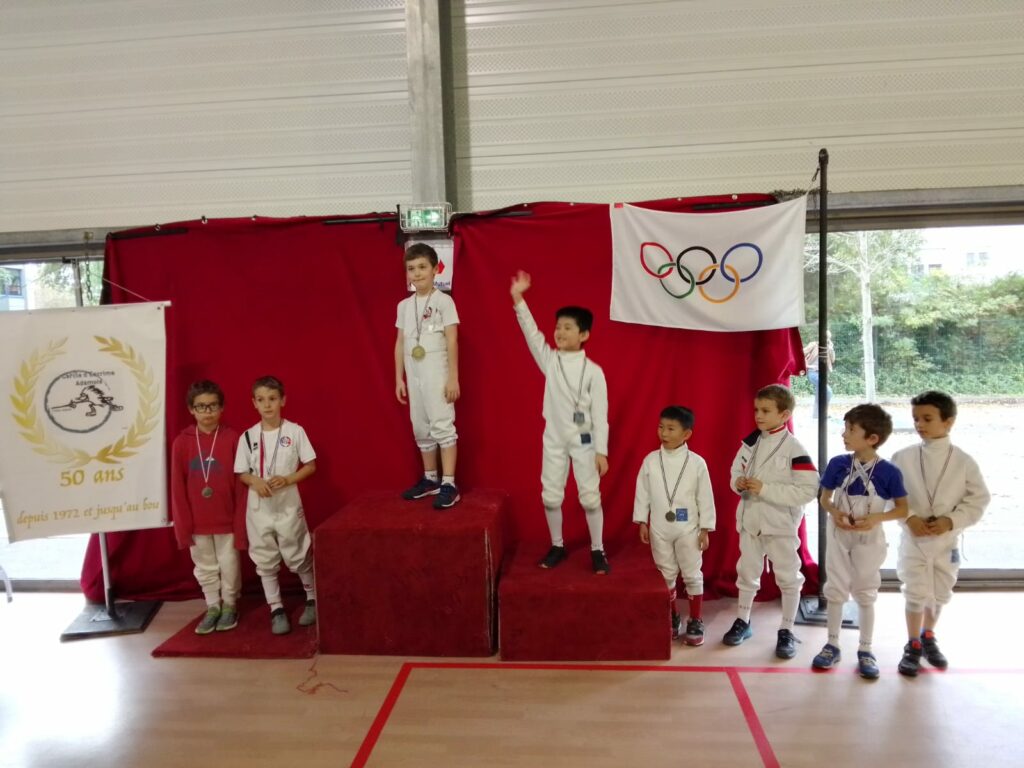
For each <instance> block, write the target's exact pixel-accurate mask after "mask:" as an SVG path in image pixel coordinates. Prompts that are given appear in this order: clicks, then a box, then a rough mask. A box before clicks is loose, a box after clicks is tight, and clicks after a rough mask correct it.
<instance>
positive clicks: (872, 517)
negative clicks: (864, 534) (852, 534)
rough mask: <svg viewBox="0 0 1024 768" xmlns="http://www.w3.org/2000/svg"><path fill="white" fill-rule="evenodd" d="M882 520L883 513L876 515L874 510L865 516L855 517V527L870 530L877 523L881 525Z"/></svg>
mask: <svg viewBox="0 0 1024 768" xmlns="http://www.w3.org/2000/svg"><path fill="white" fill-rule="evenodd" d="M881 522H882V518H881V515H876V514H875V513H873V512H872V513H869V514H867V515H864V517H857V518H854V520H853V528H854V530H857V531H870V530H871V529H872V528H874V527H875V526H876V525H879V524H880V523H881Z"/></svg>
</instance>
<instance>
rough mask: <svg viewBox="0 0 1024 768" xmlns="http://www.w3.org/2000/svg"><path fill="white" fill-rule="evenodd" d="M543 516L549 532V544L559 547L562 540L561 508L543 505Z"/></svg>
mask: <svg viewBox="0 0 1024 768" xmlns="http://www.w3.org/2000/svg"><path fill="white" fill-rule="evenodd" d="M544 516H545V517H547V519H548V531H549V532H550V533H551V545H552V546H555V547H561V546H564V545H565V542H563V541H562V508H561V507H544Z"/></svg>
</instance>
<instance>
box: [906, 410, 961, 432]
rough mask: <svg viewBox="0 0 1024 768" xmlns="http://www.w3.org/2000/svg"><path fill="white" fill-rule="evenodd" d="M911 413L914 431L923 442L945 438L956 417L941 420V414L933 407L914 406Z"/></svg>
mask: <svg viewBox="0 0 1024 768" xmlns="http://www.w3.org/2000/svg"><path fill="white" fill-rule="evenodd" d="M911 413H913V415H914V429H916V430H917V434H918V435H920V436H921V439H923V440H936V439H938V438H940V437H946V435H948V434H949V430H951V429H952V428H953V422H954V421H956V416H952V417H950V418H948V419H946V420H943V419H942V413H940V412H939V409H938V408H937V407H936V406H934V405H915V406H913V408H912V409H911Z"/></svg>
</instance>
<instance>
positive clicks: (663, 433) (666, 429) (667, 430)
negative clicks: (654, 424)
mask: <svg viewBox="0 0 1024 768" xmlns="http://www.w3.org/2000/svg"><path fill="white" fill-rule="evenodd" d="M692 434H693V430H692V429H687V428H686V427H684V426H683V425H682V424H680V423H679V422H678V421H676V420H675V419H662V420H661V421H659V422H658V439H659V440H661V444H662V445H663V446H665V447H666V448H667V449H668V450H670V451H673V450H675V449H676V448H678V447H679V446H680V445H682V444H683V443H685V442H686V441H687V440H689V439H690V435H692Z"/></svg>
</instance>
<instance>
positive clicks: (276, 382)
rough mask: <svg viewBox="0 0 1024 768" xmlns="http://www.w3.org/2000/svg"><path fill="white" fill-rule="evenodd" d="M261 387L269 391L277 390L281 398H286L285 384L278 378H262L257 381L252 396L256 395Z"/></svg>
mask: <svg viewBox="0 0 1024 768" xmlns="http://www.w3.org/2000/svg"><path fill="white" fill-rule="evenodd" d="M260 387H266V388H267V389H276V390H277V391H278V392H279V393H280V394H281V397H284V384H282V383H281V380H280V379H279V378H277V377H276V376H260V377H259V378H258V379H256V381H254V382H253V383H252V394H253V396H255V395H256V390H257V389H259V388H260Z"/></svg>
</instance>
